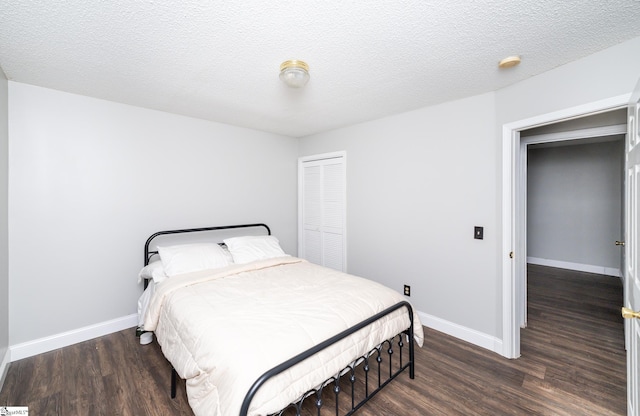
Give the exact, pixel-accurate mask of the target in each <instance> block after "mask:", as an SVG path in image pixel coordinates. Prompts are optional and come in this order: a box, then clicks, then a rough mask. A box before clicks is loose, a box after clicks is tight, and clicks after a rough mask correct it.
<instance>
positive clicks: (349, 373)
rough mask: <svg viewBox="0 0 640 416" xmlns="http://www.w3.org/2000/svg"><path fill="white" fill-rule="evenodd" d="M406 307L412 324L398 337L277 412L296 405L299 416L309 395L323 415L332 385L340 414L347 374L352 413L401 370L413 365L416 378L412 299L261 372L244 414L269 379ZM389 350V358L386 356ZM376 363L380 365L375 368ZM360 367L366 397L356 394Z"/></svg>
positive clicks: (411, 373)
mask: <svg viewBox="0 0 640 416" xmlns="http://www.w3.org/2000/svg"><path fill="white" fill-rule="evenodd" d="M403 307H404V308H406V309H407V313H408V315H409V321H410V326H409V328H407V329H406V330H405V331H403V332H402V333H400V334H398V335H397V336H395V337H394V338H392V339H390V340H386V341H384V342H382V343H381V344H380V345H379V346H377V347H376V348H374V349H373V350H371V351H369V353H368V354H365V355H364V356H362V357H359V358H356V359H355V360H354V361H353V362H352V363H351V364H350V365H349V366H347V367H346V368H344V369H343V370H342V371H340V373H339V374H337V375H336V376H334V377H331V378H330V379H329V380H326V381H324V382H323V383H322V384H321V385H320V386H318V387H316V388H314V389H312V390H310V391H308V392H307V393H305V394H304V395H303V396H302V397H301V398H300V399H298V401H296V402H294V403H291V404H289V405H288V406H287V407H286V408H285V409H283V410H281V411H279V412H276V413H274V414H273V415H283V414H284V413H285V411H287V410H288V409H293V411H295V414H296V415H298V416H299V415H300V414H301V409H302V406H303V404H304V403H305V401H307V399H309V401H312V403H313V406H314V407H315V408H317V411H318V415H320V411H321V408H322V406H323V405H324V401H323V399H322V393H323V391H326V389H331V391H332V392H333V394H334V397H335V414H336V416H340V413H339V412H340V410H339V406H338V403H339V400H338V399H339V395H340V394H341V393H343V392H344V391H343V390H345V389H343V388H342V387H341V379H343V378H344V377H347V379H348V383H347V385H348V386H350V388H347V389H346V390H350V397H349V398H348V399H349V400H350V403H349V404H348V406H347V408H348V410H347V411H346V412H345V413H344V414H345V415H351V414H353V413H354V412H355V411H356V410H358V409H359V408H360V407H362V405H364V404H365V403H366V402H367V401H368V400H369V399H370V398H371V397H373V396H374V395H375V394H376V393H377V392H379V391H380V390H381V389H382V388H383V387H384V386H386V385H387V384H388V383H389V382H390V381H391V380H393V379H394V378H396V377H397V376H398V375H399V374H401V373H402V372H403V371H404V370H405V369H407V368H409V377H410V378H412V379H413V378H414V375H415V366H414V340H413V309H412V308H411V305H410V304H409V303H408V302H406V301H402V302H399V303H397V304H396V305H394V306H391V307H390V308H387V309H385V310H384V311H382V312H380V313H378V314H376V315H374V316H372V317H371V318H369V319H367V320H364V321H362V322H360V323H359V324H357V325H355V326H353V327H351V328H349V329H347V330H345V331H343V332H341V333H339V334H337V335H335V336H333V337H331V338H329V339H327V340H326V341H324V342H322V343H320V344H318V345H316V346H314V347H313V348H310V349H309V350H307V351H305V352H303V353H301V354H299V355H297V356H295V357H293V358H291V359H289V360H288V361H285V362H284V363H282V364H280V365H278V366H276V367H274V368H272V369H271V370H269V371H267V372H266V373H264V374H263V375H262V376H260V378H258V379H257V380H256V381H255V383H254V384H253V386H251V388H250V389H249V391H248V393H247V395H246V396H245V399H244V401H243V402H242V408H241V410H240V416H247V412H248V411H249V405H250V404H251V401H252V400H253V398H254V396H255V395H256V393H257V392H258V390H259V389H260V388H261V387H262V385H263V384H265V383H266V382H267V381H268V380H269V379H271V378H272V377H274V376H276V375H278V374H280V373H282V372H283V371H285V370H287V369H289V368H291V367H293V366H295V365H296V364H298V363H300V362H302V361H304V360H305V359H307V358H309V357H311V356H312V355H314V354H316V353H318V352H319V351H322V350H324V349H325V348H327V347H329V346H330V345H333V344H335V343H336V342H338V341H340V340H342V339H344V338H345V337H347V336H349V335H351V334H353V333H355V332H357V331H359V330H361V329H362V328H365V327H366V326H368V325H370V324H372V323H373V322H375V321H377V320H378V319H380V318H382V317H384V316H386V315H388V314H390V313H391V312H394V311H396V310H398V309H400V308H403ZM404 337H407V338H408V344H409V345H408V347H409V359H408V360H407V361H406V362H405V361H404V360H403V357H402V352H403V348H404V347H405V344H404V339H403V338H404ZM394 340H397V342H396V343H395V344H394ZM394 345H397V346H398V350H399V354H398V355H399V357H398V360H397V362H396V364H397V366H396V367H395V369H394V368H393V364H394V363H393V360H392V359H391V358H392V355H393V354H394V351H395V350H394ZM385 354H386V360H385ZM386 362H388V373H387V369H386V367H385V368H384V369H383V368H382V367H383V365H385V366H386ZM374 366H375V367H376V368H372V367H374ZM357 367H361V368H362V371H361V374H362V377H363V378H364V380H363V383H364V391H363V392H362V394H361V395H360V396H362V397H360V396H359V397H358V398H356V393H355V390H356V389H355V383H356V368H357ZM372 373H373V376H372V377H373V378H374V381H373V383H372V384H373V386H370V381H369V377H370V375H371V374H372Z"/></svg>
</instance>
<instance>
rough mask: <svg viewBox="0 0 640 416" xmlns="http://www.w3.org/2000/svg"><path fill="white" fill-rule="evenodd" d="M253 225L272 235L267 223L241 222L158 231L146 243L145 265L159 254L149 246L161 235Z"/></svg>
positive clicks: (249, 226) (250, 226) (251, 226)
mask: <svg viewBox="0 0 640 416" xmlns="http://www.w3.org/2000/svg"><path fill="white" fill-rule="evenodd" d="M253 227H264V228H265V229H266V230H267V234H268V235H271V229H270V228H269V227H268V226H267V224H261V223H258V224H241V225H223V226H220V227H204V228H189V229H184V230H167V231H158V232H157V233H154V234H151V236H150V237H149V238H147V242H146V243H144V265H145V266H146V265H148V264H149V259H150V258H151V257H152V256H153V255H155V254H158V252H157V251H149V246H150V244H151V241H152V240H153V239H154V238H156V237H158V236H161V235H166V234H185V233H198V232H202V231H216V230H229V229H233V228H253Z"/></svg>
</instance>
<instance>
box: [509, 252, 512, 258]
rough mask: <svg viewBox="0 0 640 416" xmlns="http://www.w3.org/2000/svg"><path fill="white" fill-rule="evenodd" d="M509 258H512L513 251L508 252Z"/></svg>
mask: <svg viewBox="0 0 640 416" xmlns="http://www.w3.org/2000/svg"><path fill="white" fill-rule="evenodd" d="M509 258H510V259H512V258H513V251H510V252H509Z"/></svg>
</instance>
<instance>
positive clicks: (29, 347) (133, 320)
mask: <svg viewBox="0 0 640 416" xmlns="http://www.w3.org/2000/svg"><path fill="white" fill-rule="evenodd" d="M418 316H420V320H421V321H422V324H423V325H424V326H426V327H428V328H431V329H435V330H436V331H440V332H442V333H445V334H447V335H451V336H452V337H455V338H458V339H461V340H463V341H466V342H469V343H471V344H474V345H477V346H479V347H482V348H485V349H487V350H489V351H493V352H495V353H497V354H502V340H500V339H498V338H496V337H493V336H490V335H487V334H484V333H482V332H479V331H476V330H474V329H469V328H467V327H464V326H461V325H458V324H454V323H452V322H449V321H445V320H444V319H441V318H437V317H435V316H432V315H428V314H426V313H423V312H418ZM137 325H138V315H137V314H132V315H129V316H125V317H123V318H118V319H113V320H111V321H107V322H102V323H99V324H95V325H90V326H87V327H84V328H79V329H76V330H73V331H68V332H63V333H61V334H56V335H52V336H49V337H45V338H40V339H36V340H34V341H28V342H23V343H21V344H16V345H12V346H11V347H9V350H8V351H7V353H6V354H5V358H4V361H3V362H2V367H0V370H2V371H5V372H6V368H8V364H9V362H13V361H18V360H21V359H23V358H28V357H32V356H34V355H38V354H42V353H45V352H49V351H53V350H56V349H58V348H63V347H66V346H69V345H73V344H77V343H79V342H83V341H88V340H90V339H93V338H97V337H101V336H103V335H108V334H111V333H113V332H118V331H122V330H124V329H127V328H133V327H135V326H137ZM0 374H1V373H0Z"/></svg>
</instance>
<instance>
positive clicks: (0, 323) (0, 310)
mask: <svg viewBox="0 0 640 416" xmlns="http://www.w3.org/2000/svg"><path fill="white" fill-rule="evenodd" d="M8 144H9V131H8V82H7V78H6V77H5V75H4V72H3V71H2V69H1V68H0V389H1V388H2V382H3V380H4V375H5V369H6V368H7V363H8V361H9V353H8V352H9V238H8V236H7V235H8V207H9V202H8V198H9V195H8V184H9V178H8V173H9V172H8V160H9V159H8Z"/></svg>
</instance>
